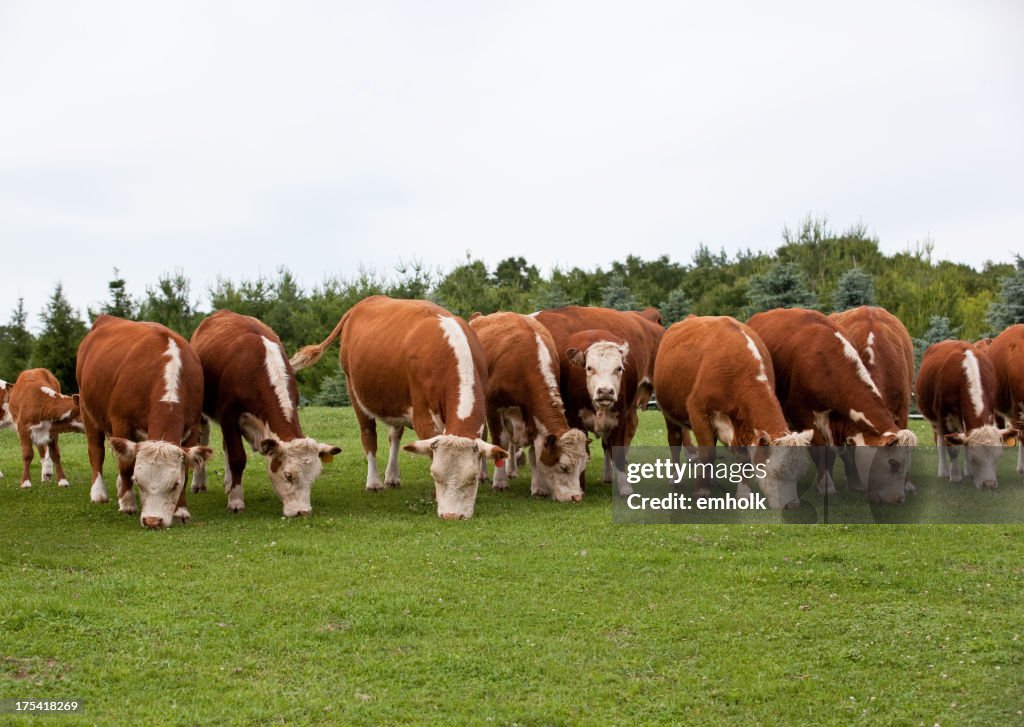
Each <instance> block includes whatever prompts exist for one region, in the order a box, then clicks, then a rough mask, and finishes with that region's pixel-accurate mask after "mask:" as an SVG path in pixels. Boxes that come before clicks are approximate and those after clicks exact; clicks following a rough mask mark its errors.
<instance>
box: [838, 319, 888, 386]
mask: <svg viewBox="0 0 1024 727" xmlns="http://www.w3.org/2000/svg"><path fill="white" fill-rule="evenodd" d="M836 338H838V339H839V342H840V343H842V344H843V355H844V356H846V358H848V359H849V360H850V363H852V364H853V365H854V366H855V367H856V368H857V377H858V378H859V379H860V380H861V381H863V382H864V383H865V384H867V385H868V386H870V387H871V390H872V391H873V392H875V396H879V397H880V396H881V394H879V393H878V387H877V386H875V381H874V379H872V378H871V374H870V373H868V370H867V367H866V366H864V362H863V361H862V360H861V358H860V355H859V354H858V353H857V349H855V348H854V347H853V344H852V343H850V342H849V341H848V340H847V339H846V336H844V335H843V334H842V333H840V332H839V331H836Z"/></svg>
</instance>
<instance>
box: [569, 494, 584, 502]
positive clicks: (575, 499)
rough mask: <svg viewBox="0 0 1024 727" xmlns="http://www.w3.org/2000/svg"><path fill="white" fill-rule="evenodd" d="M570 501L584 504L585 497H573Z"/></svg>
mask: <svg viewBox="0 0 1024 727" xmlns="http://www.w3.org/2000/svg"><path fill="white" fill-rule="evenodd" d="M569 499H570V500H572V501H573V502H582V501H583V495H573V496H572V497H570V498H569Z"/></svg>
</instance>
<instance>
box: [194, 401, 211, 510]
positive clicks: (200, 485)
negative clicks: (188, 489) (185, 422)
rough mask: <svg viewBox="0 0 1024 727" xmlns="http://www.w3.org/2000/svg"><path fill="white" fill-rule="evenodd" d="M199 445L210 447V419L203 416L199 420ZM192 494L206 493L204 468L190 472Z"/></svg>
mask: <svg viewBox="0 0 1024 727" xmlns="http://www.w3.org/2000/svg"><path fill="white" fill-rule="evenodd" d="M199 443H200V444H201V445H203V446H204V447H208V446H210V418H209V417H208V416H206V415H205V414H203V416H202V418H201V419H200V420H199ZM192 492H206V468H205V467H199V468H197V469H196V470H194V471H193V472H192Z"/></svg>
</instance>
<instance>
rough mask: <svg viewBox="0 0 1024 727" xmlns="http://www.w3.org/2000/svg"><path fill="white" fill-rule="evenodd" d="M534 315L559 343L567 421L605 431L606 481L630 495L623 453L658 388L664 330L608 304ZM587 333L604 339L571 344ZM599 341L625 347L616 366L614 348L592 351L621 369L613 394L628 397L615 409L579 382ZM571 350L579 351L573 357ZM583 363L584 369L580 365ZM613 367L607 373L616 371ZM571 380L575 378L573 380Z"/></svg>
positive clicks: (603, 398)
mask: <svg viewBox="0 0 1024 727" xmlns="http://www.w3.org/2000/svg"><path fill="white" fill-rule="evenodd" d="M531 317H533V318H535V319H536V320H537V322H538V323H540V324H541V325H543V326H544V327H545V328H547V329H548V331H550V333H551V337H552V338H553V339H554V341H555V347H556V348H557V350H558V364H559V368H560V380H559V384H560V387H561V389H562V398H563V400H564V401H565V407H566V410H565V413H566V418H567V420H568V422H569V425H570V426H572V427H576V428H579V429H589V430H590V431H594V432H595V433H598V432H597V430H596V429H595V428H594V427H595V425H596V426H597V427H599V428H600V430H601V432H602V433H600V434H599V436H600V437H601V443H602V445H603V447H604V450H605V458H604V477H603V479H604V481H605V482H612V481H613V480H615V481H616V484H617V485H618V487H619V492H620V494H623V495H628V494H630V493H631V492H632V488H630V487H629V485H628V484H626V482H625V475H624V468H625V453H626V450H627V449H628V447H629V443H630V442H631V441H632V439H633V434H634V433H635V432H636V427H637V421H638V420H637V414H636V409H637V408H643V407H645V406H646V405H647V402H648V401H649V400H650V398H651V394H652V393H653V390H654V387H653V381H654V364H655V360H656V356H657V351H658V344H659V343H660V341H661V337H662V336H663V335H664V333H665V329H663V328H662V327H661V326H660V325H658V324H656V323H654V322H653V321H651V320H649V319H648V318H645V317H644V316H642V315H640V314H638V313H635V312H622V311H617V310H612V309H610V308H587V307H582V306H564V307H562V308H554V309H552V310H546V311H539V312H537V313H533V314H531ZM587 331H603V332H604V333H602V334H601V335H603V336H604V338H603V339H602V338H600V337H594V336H593V335H588V336H584V337H583V338H582V339H581V340H579V341H576V342H574V343H570V338H571V337H572V336H573V335H576V334H580V333H583V332H587ZM601 340H604V341H606V342H608V343H613V344H615V345H616V346H622V347H623V348H624V350H625V355H624V356H623V361H622V363H621V364H614V356H615V353H614V351H613V350H612V348H613V347H609V346H600V347H598V348H597V349H595V350H594V351H593V354H594V356H595V360H596V359H597V358H598V354H600V361H601V362H602V365H604V364H607V365H608V366H610V367H611V369H614V368H615V367H616V366H618V365H621V366H622V368H623V371H622V372H619V374H620V375H621V382H622V383H621V387H617V388H616V390H615V397H616V399H617V398H618V396H619V393H620V391H621V392H625V395H626V398H625V399H624V400H622V401H619V402H618V404H617V405H616V406H615V407H613V406H612V403H613V400H612V399H611V398H609V396H607V395H604V396H598V397H596V398H597V399H598V400H595V399H592V398H590V396H589V394H588V393H587V386H586V385H585V384H584V385H580V384H579V377H580V376H581V374H582V373H583V372H585V371H586V368H585V367H586V365H587V364H585V363H584V362H585V359H586V358H587V357H588V355H587V350H588V348H589V347H590V346H591V345H592V344H594V343H598V342H599V341H601ZM570 350H574V351H575V352H576V353H575V354H573V355H570V353H569V351H570ZM573 359H575V361H574V360H573ZM581 365H582V366H583V368H580V366H581ZM611 369H610V370H609V372H608V373H612V372H611ZM595 370H596V369H595ZM570 378H573V379H576V380H577V381H576V382H575V383H573V382H570ZM587 378H589V377H587ZM597 393H598V392H597V391H596V389H595V394H597ZM605 393H606V394H607V392H605ZM613 447H621V448H622V449H620V450H619V453H618V455H615V454H614V451H613V449H612V448H613ZM613 460H614V461H613Z"/></svg>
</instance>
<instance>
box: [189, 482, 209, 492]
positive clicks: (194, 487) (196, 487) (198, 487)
mask: <svg viewBox="0 0 1024 727" xmlns="http://www.w3.org/2000/svg"><path fill="white" fill-rule="evenodd" d="M192 492H206V484H205V483H203V484H201V485H197V484H196V483H194V482H193V483H192Z"/></svg>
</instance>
